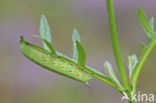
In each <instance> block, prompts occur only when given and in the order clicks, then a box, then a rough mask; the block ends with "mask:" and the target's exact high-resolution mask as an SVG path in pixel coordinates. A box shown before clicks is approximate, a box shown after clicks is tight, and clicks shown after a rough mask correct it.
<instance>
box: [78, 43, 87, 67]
mask: <svg viewBox="0 0 156 103" xmlns="http://www.w3.org/2000/svg"><path fill="white" fill-rule="evenodd" d="M76 47H77V52H78V64H79V65H81V66H84V65H85V61H86V53H85V50H84V48H83V46H82V44H81V43H80V42H79V41H76Z"/></svg>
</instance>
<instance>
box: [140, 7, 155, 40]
mask: <svg viewBox="0 0 156 103" xmlns="http://www.w3.org/2000/svg"><path fill="white" fill-rule="evenodd" d="M137 15H138V20H139V22H140V24H141V26H142V28H143V30H144V32H145V33H146V35H147V37H148V40H149V39H150V38H151V37H152V36H153V35H156V33H155V32H154V31H153V30H152V27H153V26H152V24H153V22H154V20H150V22H151V23H150V24H151V26H150V24H149V22H148V19H147V17H146V15H145V13H144V11H143V10H142V9H141V7H139V8H138V12H137Z"/></svg>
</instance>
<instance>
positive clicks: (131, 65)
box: [128, 54, 138, 79]
mask: <svg viewBox="0 0 156 103" xmlns="http://www.w3.org/2000/svg"><path fill="white" fill-rule="evenodd" d="M137 63H138V59H137V56H136V55H135V54H133V55H132V56H128V68H129V78H130V79H131V76H132V72H133V69H134V68H135V66H136V64H137Z"/></svg>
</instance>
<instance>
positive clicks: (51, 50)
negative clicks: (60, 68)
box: [32, 34, 56, 55]
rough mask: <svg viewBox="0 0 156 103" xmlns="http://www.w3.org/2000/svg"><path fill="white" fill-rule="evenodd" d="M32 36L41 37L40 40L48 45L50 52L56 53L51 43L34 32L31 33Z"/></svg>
mask: <svg viewBox="0 0 156 103" xmlns="http://www.w3.org/2000/svg"><path fill="white" fill-rule="evenodd" d="M32 36H34V37H36V38H39V39H41V40H42V42H43V43H44V44H45V45H46V46H47V47H48V49H49V50H50V53H51V54H55V55H56V52H55V49H54V48H53V46H52V44H50V43H49V42H48V41H47V40H45V39H43V38H42V37H41V36H39V35H36V34H33V35H32ZM44 49H45V48H44ZM46 50H47V49H46Z"/></svg>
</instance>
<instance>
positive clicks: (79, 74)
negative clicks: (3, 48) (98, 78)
mask: <svg viewBox="0 0 156 103" xmlns="http://www.w3.org/2000/svg"><path fill="white" fill-rule="evenodd" d="M20 50H21V52H22V53H23V55H24V56H26V57H27V58H28V59H30V60H31V61H33V62H34V63H36V64H39V65H40V66H42V67H44V68H46V69H48V70H50V71H53V72H56V73H58V74H61V75H64V76H67V77H69V78H72V79H75V80H78V81H80V82H83V83H88V81H89V80H91V79H93V77H92V76H91V75H90V74H87V73H85V72H83V71H81V70H80V67H79V66H78V65H77V64H76V63H75V62H74V61H72V60H69V59H67V58H65V57H63V56H59V55H57V54H56V53H50V52H49V51H47V50H45V49H43V48H42V47H40V46H37V45H35V44H32V43H30V42H27V41H25V40H24V38H23V37H21V40H20Z"/></svg>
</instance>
